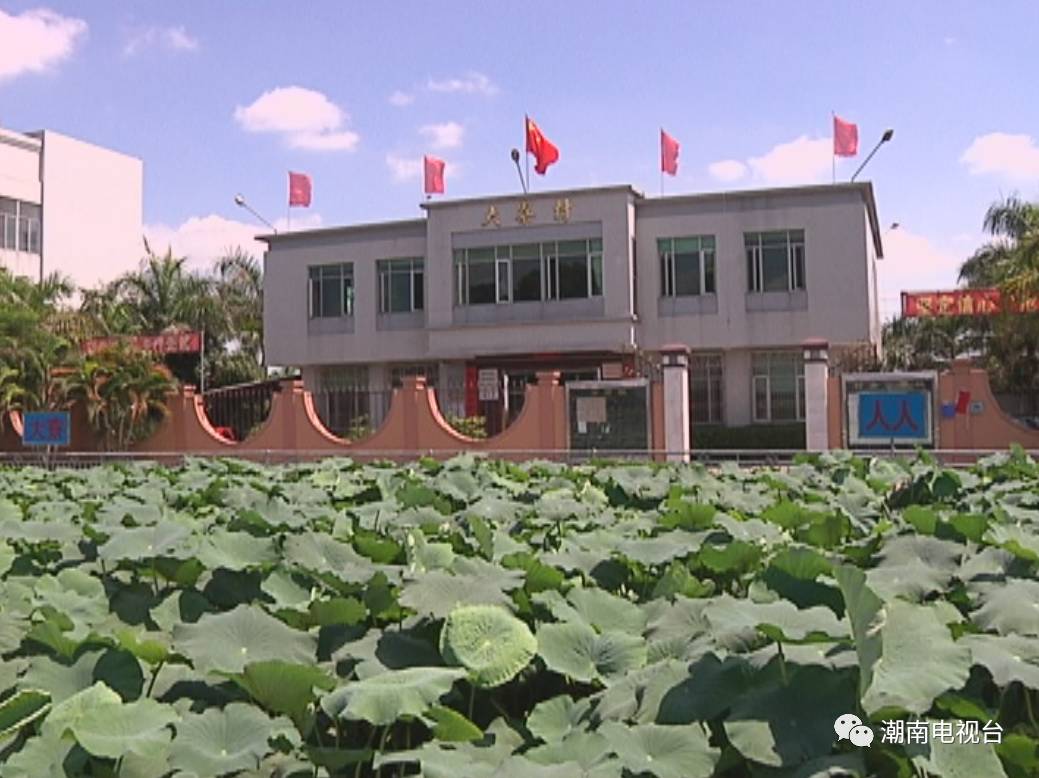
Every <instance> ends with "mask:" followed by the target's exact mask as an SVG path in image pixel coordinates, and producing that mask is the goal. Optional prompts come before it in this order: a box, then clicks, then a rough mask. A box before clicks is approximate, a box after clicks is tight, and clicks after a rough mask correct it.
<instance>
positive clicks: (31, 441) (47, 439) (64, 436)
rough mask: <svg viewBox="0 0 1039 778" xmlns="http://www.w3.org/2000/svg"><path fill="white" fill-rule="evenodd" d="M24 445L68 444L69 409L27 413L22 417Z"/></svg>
mask: <svg viewBox="0 0 1039 778" xmlns="http://www.w3.org/2000/svg"><path fill="white" fill-rule="evenodd" d="M22 423H23V429H22V445H23V446H67V445H68V444H69V437H70V428H71V426H72V425H71V424H70V419H69V412H68V411H47V412H33V413H26V414H24V415H23V417H22Z"/></svg>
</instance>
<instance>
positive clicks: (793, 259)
mask: <svg viewBox="0 0 1039 778" xmlns="http://www.w3.org/2000/svg"><path fill="white" fill-rule="evenodd" d="M768 233H783V234H784V237H785V241H786V288H785V289H765V265H764V248H765V247H764V236H765V235H766V234H768ZM806 245H807V239H806V238H805V230H804V228H790V229H778V230H759V231H756V232H745V233H743V247H744V253H745V255H746V258H747V293H748V294H768V293H770V292H783V291H785V292H787V293H792V292H804V291H807V290H808V279H807V268H806V264H805V256H806V253H807V249H806Z"/></svg>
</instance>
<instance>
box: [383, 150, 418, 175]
mask: <svg viewBox="0 0 1039 778" xmlns="http://www.w3.org/2000/svg"><path fill="white" fill-rule="evenodd" d="M386 167H388V168H389V169H390V173H391V174H392V175H393V180H394V181H410V180H411V179H414V178H418V177H419V176H421V175H422V157H401V156H398V155H396V154H387V155H386Z"/></svg>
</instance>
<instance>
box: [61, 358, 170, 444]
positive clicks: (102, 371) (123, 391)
mask: <svg viewBox="0 0 1039 778" xmlns="http://www.w3.org/2000/svg"><path fill="white" fill-rule="evenodd" d="M60 385H61V390H62V394H63V395H64V396H65V397H66V402H68V403H72V402H78V403H80V404H81V405H82V406H83V407H84V408H85V409H86V413H87V420H88V421H89V422H90V426H91V427H92V428H93V430H94V432H95V433H96V434H97V435H98V437H99V439H100V440H101V443H102V446H103V447H104V448H105V449H108V450H116V451H126V450H127V449H129V448H130V447H131V446H133V444H134V443H136V442H137V441H139V440H143V439H144V438H146V437H148V435H150V434H151V433H152V432H153V431H154V429H155V427H156V426H157V425H158V423H159V422H160V421H161V420H162V418H163V417H164V416H165V415H166V413H167V410H166V396H167V395H168V394H169V393H170V392H171V391H173V387H174V383H173V380H172V379H171V377H170V375H169V373H168V371H166V370H165V368H162V367H159V366H158V365H156V364H155V361H154V359H153V358H152V356H151V355H150V354H146V353H144V352H142V351H138V350H136V349H133V348H130V347H129V346H127V345H125V344H117V345H115V346H111V347H109V348H106V349H104V350H102V351H100V352H98V353H97V354H93V355H91V356H88V357H85V358H84V359H83V361H82V362H80V363H78V364H76V365H75V366H74V368H73V369H72V370H71V371H70V372H69V373H67V374H66V375H64V376H62V378H61V381H60Z"/></svg>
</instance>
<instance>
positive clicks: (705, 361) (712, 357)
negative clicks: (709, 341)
mask: <svg viewBox="0 0 1039 778" xmlns="http://www.w3.org/2000/svg"><path fill="white" fill-rule="evenodd" d="M724 386H725V384H724V380H723V373H722V356H721V354H697V355H694V356H693V358H692V359H691V360H690V362H689V402H690V404H691V405H692V413H691V414H690V416H691V418H692V421H693V422H694V423H695V424H721V423H722V420H723V419H724V413H723V405H722V398H723V396H724V395H723V392H724Z"/></svg>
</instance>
